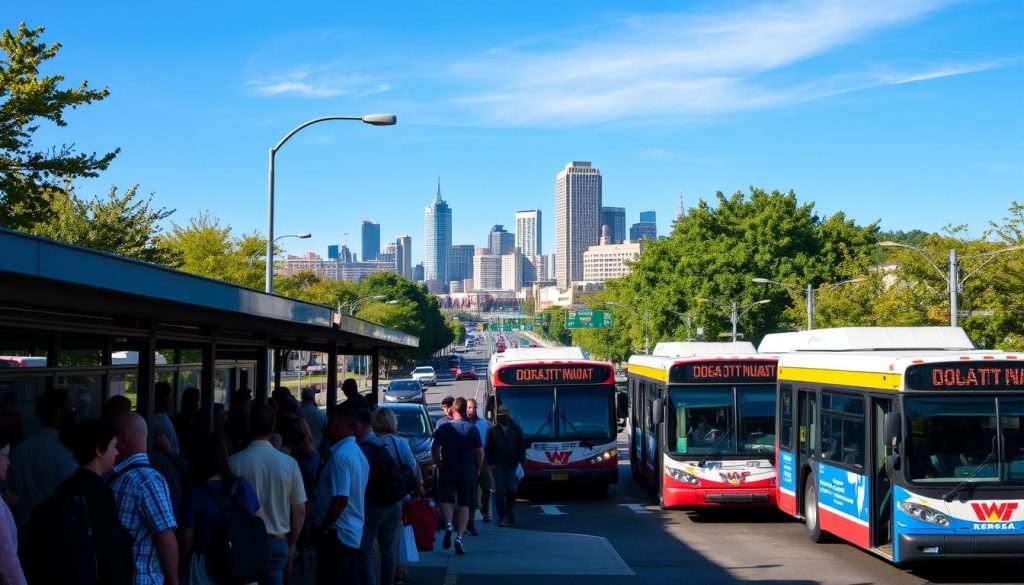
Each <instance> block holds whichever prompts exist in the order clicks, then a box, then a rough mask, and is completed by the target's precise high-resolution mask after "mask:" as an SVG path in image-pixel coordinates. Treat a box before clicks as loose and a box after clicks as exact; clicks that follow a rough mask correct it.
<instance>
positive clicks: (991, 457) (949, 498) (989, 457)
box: [942, 451, 996, 504]
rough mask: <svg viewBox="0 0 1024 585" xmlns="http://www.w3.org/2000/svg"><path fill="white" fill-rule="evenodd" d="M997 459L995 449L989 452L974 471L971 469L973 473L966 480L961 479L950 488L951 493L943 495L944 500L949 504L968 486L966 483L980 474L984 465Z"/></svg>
mask: <svg viewBox="0 0 1024 585" xmlns="http://www.w3.org/2000/svg"><path fill="white" fill-rule="evenodd" d="M995 460H996V452H995V451H992V452H991V453H989V454H988V455H987V456H986V457H985V459H984V460H983V461H982V462H981V463H979V464H978V465H977V466H976V467H975V468H974V470H973V471H971V474H970V475H968V476H967V477H965V478H964V480H963V481H961V482H960V483H958V484H956V487H954V488H953V489H951V490H949V493H947V494H946V495H944V496H942V499H943V500H945V501H946V503H947V504H948V503H949V502H952V501H953V498H954V497H955V496H956V495H957V494H958V493H960V490H962V489H964V487H965V486H966V485H967V484H968V483H970V481H971V480H972V479H974V478H975V477H976V476H977V475H978V474H979V473H981V470H982V469H983V468H984V467H985V466H986V465H988V464H989V463H992V462H994V461H995Z"/></svg>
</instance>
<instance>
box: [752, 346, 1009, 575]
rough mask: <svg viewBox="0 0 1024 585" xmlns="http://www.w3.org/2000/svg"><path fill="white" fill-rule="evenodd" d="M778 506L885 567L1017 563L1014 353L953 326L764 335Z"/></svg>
mask: <svg viewBox="0 0 1024 585" xmlns="http://www.w3.org/2000/svg"><path fill="white" fill-rule="evenodd" d="M761 350H762V351H772V352H775V353H777V354H778V355H779V375H778V378H779V379H778V398H777V405H778V410H777V415H776V416H777V420H778V433H777V434H778V453H779V456H778V463H777V468H778V475H779V496H778V506H779V508H780V509H781V510H783V511H784V512H786V513H787V514H790V515H792V516H795V517H797V518H802V519H803V520H804V523H805V524H806V527H807V533H808V535H809V536H810V538H811V540H812V541H814V542H819V541H821V540H822V539H823V538H825V537H826V533H828V534H832V535H835V536H837V537H839V538H841V539H843V540H845V541H848V542H850V543H852V544H855V545H857V546H859V547H861V548H864V549H867V550H868V551H870V552H872V553H875V554H877V555H879V556H881V557H884V558H886V559H888V560H890V561H892V562H894V563H897V564H899V563H906V562H910V561H922V560H929V559H950V558H970V557H984V558H991V557H1019V556H1020V555H1024V433H1022V430H1021V429H1022V428H1024V354H1016V353H1003V352H999V351H993V350H983V351H979V350H975V349H974V344H973V343H971V341H970V339H968V337H967V335H966V334H965V333H964V332H963V330H962V329H959V328H955V327H902V328H900V327H879V328H842V329H823V330H815V331H811V332H797V333H782V334H773V335H769V336H767V337H766V338H765V339H764V341H763V342H762V343H761Z"/></svg>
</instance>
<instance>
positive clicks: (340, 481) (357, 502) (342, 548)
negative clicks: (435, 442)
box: [313, 405, 373, 585]
mask: <svg viewBox="0 0 1024 585" xmlns="http://www.w3.org/2000/svg"><path fill="white" fill-rule="evenodd" d="M355 428H356V411H355V410H353V409H351V408H349V407H347V406H344V405H335V406H332V407H331V408H330V410H329V411H328V413H327V428H326V431H325V432H326V433H327V438H328V440H329V441H330V442H331V446H330V455H329V458H328V460H327V462H326V463H324V465H323V468H322V469H321V471H320V478H319V480H318V482H317V486H316V498H315V502H314V503H315V505H314V513H313V525H314V526H315V527H316V528H315V530H314V534H315V537H316V559H317V560H316V565H317V566H316V583H317V585H373V584H372V583H366V584H362V583H361V582H360V576H359V545H360V542H361V541H362V537H363V522H364V518H365V503H364V498H365V496H366V483H367V481H368V480H369V475H370V464H369V462H367V460H366V456H365V455H363V452H362V450H360V449H359V446H358V445H357V444H356V439H355Z"/></svg>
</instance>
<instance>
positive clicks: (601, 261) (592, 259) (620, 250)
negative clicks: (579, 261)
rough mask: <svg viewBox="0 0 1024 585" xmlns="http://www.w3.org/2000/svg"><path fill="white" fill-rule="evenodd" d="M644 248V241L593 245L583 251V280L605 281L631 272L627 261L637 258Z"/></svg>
mask: <svg viewBox="0 0 1024 585" xmlns="http://www.w3.org/2000/svg"><path fill="white" fill-rule="evenodd" d="M643 249H644V243H643V242H633V243H629V244H606V245H603V246H591V247H590V248H588V249H587V251H586V252H584V253H583V280H584V281H585V282H604V281H606V280H608V279H611V278H618V277H620V276H625V275H627V274H629V271H630V267H629V266H627V265H626V263H627V262H632V261H633V260H636V258H637V257H638V256H640V254H641V253H643Z"/></svg>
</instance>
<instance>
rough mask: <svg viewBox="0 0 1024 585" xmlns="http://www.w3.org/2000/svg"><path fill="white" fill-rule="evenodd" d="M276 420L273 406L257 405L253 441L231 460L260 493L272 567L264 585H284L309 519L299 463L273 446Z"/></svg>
mask: <svg viewBox="0 0 1024 585" xmlns="http://www.w3.org/2000/svg"><path fill="white" fill-rule="evenodd" d="M276 420H277V419H276V415H275V413H274V410H273V409H272V408H270V407H269V406H267V405H265V404H263V405H259V406H254V407H253V409H252V412H251V413H250V415H249V430H250V432H251V433H252V442H251V443H249V446H248V447H246V448H245V449H243V450H241V451H239V452H238V453H235V454H234V455H232V456H231V460H230V461H231V470H232V471H233V472H234V473H235V474H236V475H238V476H240V477H243V478H245V480H246V481H248V482H249V485H251V486H252V487H253V489H254V490H256V499H257V500H259V504H260V515H261V516H263V520H264V522H265V524H266V528H267V549H268V550H269V551H270V561H269V562H270V567H269V571H268V572H267V575H266V577H264V578H263V579H261V580H260V583H261V585H283V583H284V580H285V576H286V575H288V574H290V573H291V564H292V558H293V557H294V552H295V543H296V541H297V540H298V538H299V534H300V533H301V532H302V525H303V523H304V522H305V520H306V489H305V487H304V485H303V481H302V471H301V470H300V469H299V464H298V463H296V461H295V458H294V457H292V456H290V455H285V454H284V453H282V452H280V451H278V450H277V449H275V448H274V446H273V445H271V444H270V435H272V434H273V433H274V425H275V423H276Z"/></svg>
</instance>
